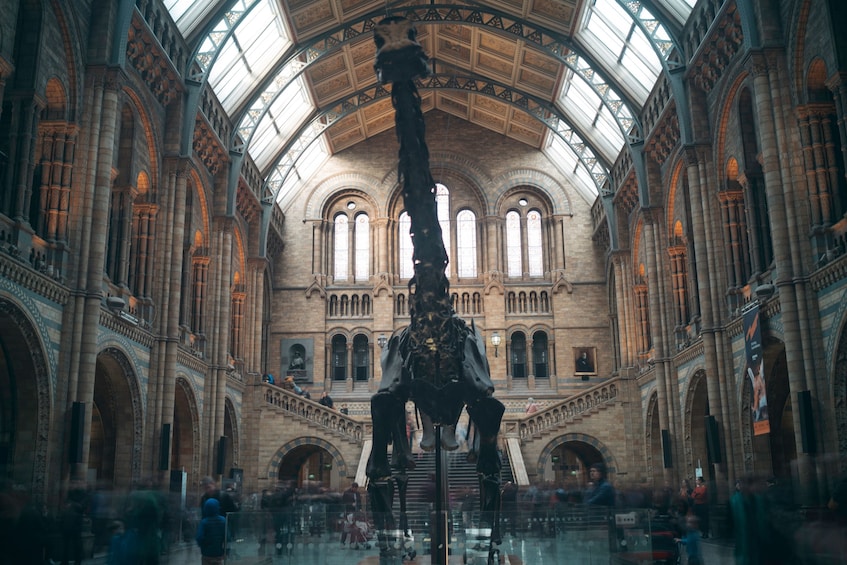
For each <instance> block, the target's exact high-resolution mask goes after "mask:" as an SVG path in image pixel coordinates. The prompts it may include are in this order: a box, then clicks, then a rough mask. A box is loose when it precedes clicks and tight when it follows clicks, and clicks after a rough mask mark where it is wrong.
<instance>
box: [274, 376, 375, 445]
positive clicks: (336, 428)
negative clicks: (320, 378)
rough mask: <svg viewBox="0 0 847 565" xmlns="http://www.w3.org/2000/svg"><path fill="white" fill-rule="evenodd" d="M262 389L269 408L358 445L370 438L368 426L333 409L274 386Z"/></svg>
mask: <svg viewBox="0 0 847 565" xmlns="http://www.w3.org/2000/svg"><path fill="white" fill-rule="evenodd" d="M262 387H263V388H264V396H265V402H267V403H268V404H269V405H271V406H275V407H276V408H279V409H281V410H284V411H286V412H289V413H291V414H294V415H296V416H298V417H300V418H303V419H305V420H308V421H310V422H312V423H313V424H315V425H317V426H320V427H323V428H326V429H327V430H329V431H330V432H334V433H336V434H338V435H341V436H343V437H345V438H347V439H348V440H350V441H352V442H355V443H358V444H359V445H361V444H362V443H363V442H364V440H366V439H370V437H371V432H372V426H371V425H370V424H365V423H363V422H360V421H359V420H356V419H355V418H351V417H350V416H346V415H344V414H342V413H341V412H339V411H338V410H336V409H334V408H327V407H326V406H323V405H322V404H319V403H318V402H316V401H314V400H310V399H306V398H303V397H302V396H300V395H298V394H296V393H294V392H293V391H289V390H287V389H284V388H281V387H278V386H276V385H272V384H268V383H263V384H262Z"/></svg>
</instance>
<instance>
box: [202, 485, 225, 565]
mask: <svg viewBox="0 0 847 565" xmlns="http://www.w3.org/2000/svg"><path fill="white" fill-rule="evenodd" d="M196 539H197V545H199V546H200V554H201V555H202V556H203V565H223V563H224V553H225V550H226V518H224V517H223V516H221V503H220V502H218V499H217V498H209V499H207V500H206V502H204V503H203V519H202V520H201V521H200V525H199V526H198V527H197V537H196Z"/></svg>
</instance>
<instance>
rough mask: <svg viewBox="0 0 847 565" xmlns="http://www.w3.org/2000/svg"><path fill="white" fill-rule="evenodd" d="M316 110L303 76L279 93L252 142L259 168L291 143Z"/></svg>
mask: <svg viewBox="0 0 847 565" xmlns="http://www.w3.org/2000/svg"><path fill="white" fill-rule="evenodd" d="M313 110H314V107H313V106H312V103H311V102H310V101H309V97H308V96H307V95H306V89H305V85H304V83H303V79H302V78H301V77H297V78H295V79H294V80H292V81H291V82H290V83H289V84H288V86H287V87H286V88H284V89H283V90H282V92H280V93H279V95H278V96H277V97H276V99H275V100H274V101H273V103H272V104H271V105H270V107H269V108H268V110H267V112H266V113H265V114H264V116H263V118H262V119H261V121H260V122H259V123H258V125H257V127H256V131H255V133H254V135H253V138H252V139H251V141H250V155H251V156H252V157H253V161H254V162H255V163H256V166H257V167H259V170H260V171H264V170H267V168H268V167H270V166H271V165H272V163H271V160H272V159H274V158H275V157H278V156H279V151H280V149H281V148H282V147H284V146H286V145H287V144H288V142H289V141H290V139H291V136H292V135H293V134H294V133H296V132H297V130H298V129H299V128H300V126H301V125H302V124H303V123H304V122H305V121H306V119H307V118H308V116H309V115H310V114H311V113H312V111H313Z"/></svg>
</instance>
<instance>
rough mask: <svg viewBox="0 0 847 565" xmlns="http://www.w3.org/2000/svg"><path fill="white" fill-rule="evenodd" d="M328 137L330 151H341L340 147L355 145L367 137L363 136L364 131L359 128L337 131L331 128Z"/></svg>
mask: <svg viewBox="0 0 847 565" xmlns="http://www.w3.org/2000/svg"><path fill="white" fill-rule="evenodd" d="M328 137H329V143H330V146H331V147H330V150H331V153H335V152H337V151H341V150H342V149H347V148H348V147H351V146H353V145H356V144H357V143H359V142H360V141H364V140H365V139H367V137H366V136H365V132H364V131H363V130H361V129H352V130H349V131H343V132H337V133H336V132H334V131H333V130H330V131H329V136H328Z"/></svg>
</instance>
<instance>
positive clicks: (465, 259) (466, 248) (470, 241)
mask: <svg viewBox="0 0 847 565" xmlns="http://www.w3.org/2000/svg"><path fill="white" fill-rule="evenodd" d="M456 266H457V269H458V270H457V272H458V274H459V277H460V278H461V277H465V278H472V277H476V214H474V213H473V212H471V211H470V210H462V211H461V212H459V214H458V215H457V216H456Z"/></svg>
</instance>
